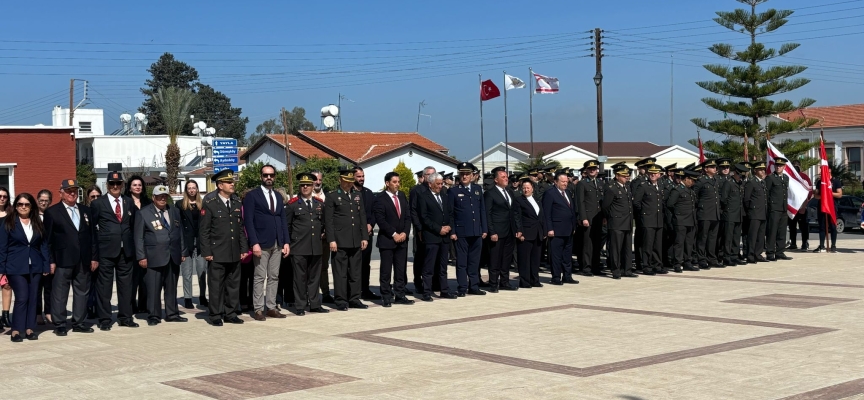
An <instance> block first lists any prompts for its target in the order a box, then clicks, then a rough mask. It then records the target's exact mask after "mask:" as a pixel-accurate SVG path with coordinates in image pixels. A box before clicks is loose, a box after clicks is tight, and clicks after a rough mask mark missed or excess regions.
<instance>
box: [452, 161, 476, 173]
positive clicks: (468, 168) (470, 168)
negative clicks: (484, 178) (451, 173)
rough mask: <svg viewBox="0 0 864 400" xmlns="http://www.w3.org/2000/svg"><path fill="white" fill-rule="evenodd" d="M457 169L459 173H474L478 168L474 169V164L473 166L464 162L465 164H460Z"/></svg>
mask: <svg viewBox="0 0 864 400" xmlns="http://www.w3.org/2000/svg"><path fill="white" fill-rule="evenodd" d="M456 169H457V170H458V171H459V172H474V171H475V170H476V169H477V168H475V167H474V164H471V163H470V162H467V161H463V162H461V163H459V165H458V166H457V167H456Z"/></svg>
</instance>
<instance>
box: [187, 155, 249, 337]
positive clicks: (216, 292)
mask: <svg viewBox="0 0 864 400" xmlns="http://www.w3.org/2000/svg"><path fill="white" fill-rule="evenodd" d="M213 181H215V182H216V187H217V188H218V190H214V191H212V192H210V193H207V195H206V196H204V200H203V203H204V205H203V206H202V207H201V218H200V219H199V229H198V242H199V243H201V255H202V256H204V260H206V261H207V263H208V265H207V286H208V289H210V305H209V306H208V308H209V312H210V315H209V317H210V323H211V324H212V325H213V326H222V321H223V320H224V321H225V322H228V323H232V324H242V323H243V320H242V319H240V317H238V316H237V314H238V310H237V307H239V305H240V258H241V257H243V256H244V255H245V254H246V253H247V252H248V251H249V241H248V240H246V235H245V234H244V233H243V215H242V213H241V210H240V205H241V202H240V198H239V197H237V195H236V194H234V172H233V171H231V170H230V169H224V170H222V171H220V172H219V173H217V174H216V175H214V176H213Z"/></svg>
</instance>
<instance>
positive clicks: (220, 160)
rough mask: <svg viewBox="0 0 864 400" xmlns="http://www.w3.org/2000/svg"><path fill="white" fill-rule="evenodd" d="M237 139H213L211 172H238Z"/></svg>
mask: <svg viewBox="0 0 864 400" xmlns="http://www.w3.org/2000/svg"><path fill="white" fill-rule="evenodd" d="M237 155H238V151H237V139H216V138H214V139H213V170H214V171H221V170H223V169H226V168H229V169H231V170H232V171H234V172H238V170H239V168H238V167H237V165H238V161H239V160H238V159H237Z"/></svg>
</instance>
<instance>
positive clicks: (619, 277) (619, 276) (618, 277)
mask: <svg viewBox="0 0 864 400" xmlns="http://www.w3.org/2000/svg"><path fill="white" fill-rule="evenodd" d="M612 279H621V275H618V274H612Z"/></svg>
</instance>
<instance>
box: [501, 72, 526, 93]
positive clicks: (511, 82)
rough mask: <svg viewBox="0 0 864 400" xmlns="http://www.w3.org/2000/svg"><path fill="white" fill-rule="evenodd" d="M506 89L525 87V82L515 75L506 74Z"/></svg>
mask: <svg viewBox="0 0 864 400" xmlns="http://www.w3.org/2000/svg"><path fill="white" fill-rule="evenodd" d="M504 80H505V82H504V90H510V89H522V88H524V87H525V82H524V81H523V80H521V79H519V78H517V77H515V76H510V75H507V74H504Z"/></svg>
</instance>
